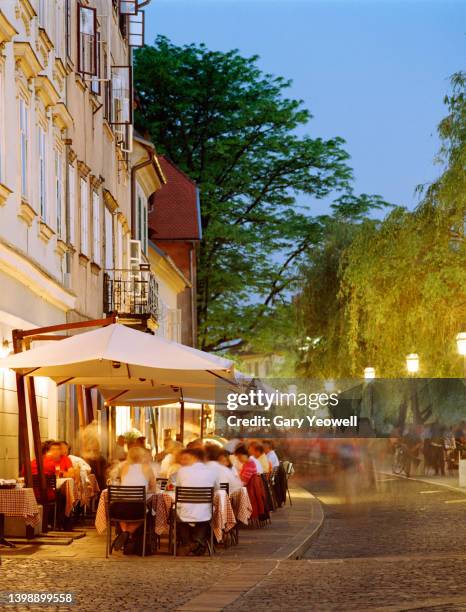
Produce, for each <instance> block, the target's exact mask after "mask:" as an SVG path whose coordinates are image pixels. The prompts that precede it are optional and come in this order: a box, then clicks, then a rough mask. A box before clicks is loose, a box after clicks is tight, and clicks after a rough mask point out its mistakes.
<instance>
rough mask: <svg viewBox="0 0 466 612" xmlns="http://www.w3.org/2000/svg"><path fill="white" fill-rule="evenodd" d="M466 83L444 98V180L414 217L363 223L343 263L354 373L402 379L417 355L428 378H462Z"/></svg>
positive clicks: (346, 349) (395, 214) (347, 342)
mask: <svg viewBox="0 0 466 612" xmlns="http://www.w3.org/2000/svg"><path fill="white" fill-rule="evenodd" d="M465 83H466V78H465V74H464V73H458V74H456V75H454V77H453V78H452V91H451V94H450V95H448V96H446V98H445V102H446V104H447V107H448V111H449V112H448V115H447V117H445V119H444V120H443V121H442V122H441V123H440V125H439V128H438V132H439V135H440V138H441V142H442V145H441V149H440V153H439V157H438V162H439V163H441V164H442V165H443V167H442V172H441V175H440V177H439V179H438V180H436V181H435V182H434V183H432V184H430V185H428V186H426V187H422V188H420V189H419V190H420V192H421V194H422V201H421V203H420V205H419V206H418V208H417V209H416V210H415V211H413V212H409V211H407V210H405V209H403V208H397V209H395V210H394V211H392V212H391V213H390V215H389V216H388V217H387V218H386V219H385V220H384V221H383V222H382V223H380V224H374V223H365V224H364V225H363V227H362V228H361V231H359V232H358V233H357V236H356V237H355V238H354V240H353V241H352V243H351V245H350V246H349V247H348V249H347V250H346V253H345V256H344V259H343V260H342V268H341V294H340V295H341V300H342V301H343V302H344V308H345V323H346V327H345V329H346V332H347V333H346V335H345V339H344V342H343V343H342V346H341V354H342V355H344V356H345V355H347V356H348V357H349V369H350V371H351V373H353V374H359V375H360V374H361V372H362V369H363V367H364V366H366V365H368V364H370V365H373V366H375V367H376V368H377V371H378V372H379V374H380V375H382V376H399V375H402V374H404V372H405V370H404V359H405V355H406V354H407V353H411V352H416V353H418V354H419V355H420V360H421V373H422V374H423V375H425V376H457V375H460V374H462V364H461V362H460V360H459V358H458V355H457V354H456V345H455V336H456V334H457V333H458V332H459V331H464V330H465V326H466V241H465V213H466V172H465V168H466V88H465Z"/></svg>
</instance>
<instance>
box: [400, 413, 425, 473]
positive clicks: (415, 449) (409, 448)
mask: <svg viewBox="0 0 466 612" xmlns="http://www.w3.org/2000/svg"><path fill="white" fill-rule="evenodd" d="M401 442H402V444H403V445H404V447H405V450H406V452H405V463H404V468H405V472H406V476H407V477H408V478H409V477H410V476H411V467H412V466H413V465H414V466H415V467H417V466H418V465H419V463H420V462H421V461H420V459H419V453H420V451H421V448H422V446H423V441H422V438H421V431H420V428H419V427H418V426H415V425H410V426H409V428H408V431H407V433H406V434H405V435H404V436H403V438H402V440H401Z"/></svg>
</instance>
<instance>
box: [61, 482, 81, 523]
mask: <svg viewBox="0 0 466 612" xmlns="http://www.w3.org/2000/svg"><path fill="white" fill-rule="evenodd" d="M58 490H60V491H61V493H62V494H63V495H64V496H65V516H70V515H71V512H72V511H73V508H74V505H75V504H76V503H77V502H78V501H79V488H78V485H77V483H76V481H75V480H74V478H57V491H58Z"/></svg>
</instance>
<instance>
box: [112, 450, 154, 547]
mask: <svg viewBox="0 0 466 612" xmlns="http://www.w3.org/2000/svg"><path fill="white" fill-rule="evenodd" d="M120 477H121V485H122V486H125V487H145V488H146V491H147V493H154V492H155V477H154V474H153V472H152V468H151V466H150V464H149V463H148V461H147V454H146V453H145V452H144V450H143V449H142V448H140V447H139V446H132V447H131V448H130V449H129V450H128V457H127V459H126V461H125V462H124V463H123V464H122V466H121V469H120ZM117 506H118V507H117ZM115 507H117V511H118V513H119V514H120V515H123V516H125V518H127V519H128V520H131V519H132V517H133V516H135V515H134V511H133V509H132V508H131V505H130V504H127V503H125V502H121V503H120V502H117V503H115ZM142 522H143V521H140V522H135V523H127V522H126V521H124V520H123V521H120V529H121V533H120V534H118V536H117V537H116V538H115V540H114V542H113V548H114V550H120V549H121V548H123V547H124V546H125V544H126V543H127V542H128V541H130V540H131V537H132V535H133V534H134V532H135V531H136V530H137V529H138V527H139V526H140V525H141V524H142Z"/></svg>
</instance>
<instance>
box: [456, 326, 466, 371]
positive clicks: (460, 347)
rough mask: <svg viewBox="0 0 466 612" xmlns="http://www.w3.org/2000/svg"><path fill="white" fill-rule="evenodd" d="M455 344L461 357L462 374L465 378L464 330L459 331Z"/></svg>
mask: <svg viewBox="0 0 466 612" xmlns="http://www.w3.org/2000/svg"><path fill="white" fill-rule="evenodd" d="M456 346H457V348H458V354H459V355H462V357H463V374H464V377H465V378H466V332H460V333H459V334H458V335H457V336H456Z"/></svg>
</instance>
